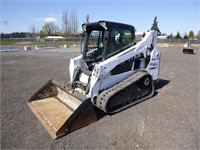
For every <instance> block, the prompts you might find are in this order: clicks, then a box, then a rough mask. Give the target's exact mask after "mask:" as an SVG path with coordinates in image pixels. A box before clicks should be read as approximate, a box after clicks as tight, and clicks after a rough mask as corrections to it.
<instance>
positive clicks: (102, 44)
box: [28, 21, 160, 139]
mask: <svg viewBox="0 0 200 150" xmlns="http://www.w3.org/2000/svg"><path fill="white" fill-rule="evenodd" d="M82 28H83V31H84V35H85V38H84V40H85V41H84V47H83V49H82V54H81V55H80V56H78V57H75V58H73V59H71V60H70V65H69V71H70V82H69V84H61V83H59V82H57V81H55V80H50V81H48V82H47V83H46V84H45V85H44V86H43V87H42V88H40V89H39V90H38V91H37V92H36V93H35V94H34V95H33V96H32V97H31V98H30V100H29V102H28V105H29V107H30V108H31V110H32V111H33V113H34V114H35V115H36V117H37V118H38V119H39V120H40V122H41V123H42V124H43V126H44V127H45V128H46V130H47V131H48V132H49V133H50V135H51V136H52V137H53V138H54V139H56V138H59V137H61V136H64V135H66V134H68V133H70V132H72V131H74V130H77V129H79V128H82V127H84V126H86V125H89V124H91V123H93V122H95V121H97V120H98V116H97V114H96V113H97V110H103V111H104V112H105V113H107V114H113V113H116V112H119V111H121V110H124V109H126V108H128V107H130V106H132V105H134V104H136V103H139V102H141V101H144V100H146V99H148V98H150V97H152V96H153V94H154V82H153V81H154V80H157V79H158V73H159V66H160V65H159V63H160V51H159V50H158V49H157V48H156V38H157V33H156V32H155V31H151V30H150V31H148V32H147V33H146V35H145V36H144V37H143V39H142V40H141V41H139V42H137V43H136V40H135V29H134V27H133V26H131V25H127V24H122V23H115V22H109V21H99V22H94V23H86V24H83V25H82Z"/></svg>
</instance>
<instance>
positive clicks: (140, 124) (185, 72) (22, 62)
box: [0, 47, 200, 150]
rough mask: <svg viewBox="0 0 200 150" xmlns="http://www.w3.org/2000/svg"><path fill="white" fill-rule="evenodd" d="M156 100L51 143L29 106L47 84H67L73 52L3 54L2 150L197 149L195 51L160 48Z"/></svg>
mask: <svg viewBox="0 0 200 150" xmlns="http://www.w3.org/2000/svg"><path fill="white" fill-rule="evenodd" d="M160 50H161V53H162V54H161V55H162V56H161V57H162V58H161V65H160V79H161V80H160V81H159V82H158V83H156V93H155V95H154V97H152V98H150V99H148V100H146V101H144V102H142V103H140V104H138V105H135V106H133V107H131V108H129V109H126V110H124V111H122V112H120V113H117V114H115V115H111V116H109V115H106V116H104V117H103V118H101V119H100V120H99V121H97V122H95V123H93V124H91V125H89V126H87V127H85V128H82V129H79V130H77V131H75V132H72V133H71V134H69V135H67V136H64V137H63V138H61V139H58V140H53V139H52V138H51V136H50V135H49V134H48V133H47V132H46V130H45V129H44V128H43V126H42V125H41V124H40V122H39V121H38V120H37V119H36V117H35V116H34V114H33V113H32V112H31V110H30V109H29V107H28V106H27V102H28V99H29V98H30V97H31V96H32V94H33V93H34V92H35V91H36V90H37V89H38V88H40V87H41V86H42V85H43V84H44V83H45V82H46V81H47V80H49V79H51V78H54V79H56V80H58V81H60V82H67V81H68V80H69V71H68V66H69V60H70V58H72V57H74V56H77V55H79V54H80V51H79V49H77V48H68V49H62V48H61V49H51V50H31V51H23V50H19V51H15V52H1V53H0V54H1V149H192V150H194V149H200V144H199V143H200V130H199V126H200V125H199V124H200V122H199V121H200V120H199V118H200V117H199V112H200V97H199V95H198V94H199V88H200V86H199V83H200V82H199V78H200V76H199V62H200V59H199V55H200V53H199V50H198V49H195V53H196V54H194V55H190V54H183V53H182V48H180V47H168V48H160Z"/></svg>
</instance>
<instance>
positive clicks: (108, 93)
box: [96, 71, 154, 114]
mask: <svg viewBox="0 0 200 150" xmlns="http://www.w3.org/2000/svg"><path fill="white" fill-rule="evenodd" d="M147 74H148V73H147V72H146V71H138V72H136V73H134V74H133V75H131V76H130V77H129V78H127V79H125V80H123V81H122V82H120V83H118V84H116V85H114V86H113V87H111V88H109V89H107V90H104V91H103V92H101V93H100V94H99V96H98V97H97V101H96V106H97V107H98V108H100V109H102V110H103V111H105V112H106V113H109V114H112V113H116V112H118V111H121V110H123V109H125V108H127V107H130V106H132V105H134V104H136V103H139V102H141V101H143V100H145V99H147V98H149V97H151V96H152V95H153V94H154V85H153V81H151V82H152V83H151V84H152V92H151V94H149V95H147V96H145V97H142V98H139V99H137V100H135V101H133V102H131V103H130V104H128V105H124V106H123V107H121V108H120V109H118V110H116V111H114V112H107V111H106V105H107V103H108V101H109V99H110V98H111V97H112V96H113V95H114V94H116V93H118V92H120V91H121V90H123V89H124V88H126V87H127V86H129V85H131V84H133V83H135V82H136V81H138V80H139V79H141V78H142V77H143V76H144V75H147Z"/></svg>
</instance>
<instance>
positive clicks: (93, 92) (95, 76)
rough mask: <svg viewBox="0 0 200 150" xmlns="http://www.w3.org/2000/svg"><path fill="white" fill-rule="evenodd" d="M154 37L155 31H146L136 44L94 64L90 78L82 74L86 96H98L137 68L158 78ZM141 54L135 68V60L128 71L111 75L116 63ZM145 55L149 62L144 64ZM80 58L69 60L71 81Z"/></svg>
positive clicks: (158, 61) (79, 63) (79, 64)
mask: <svg viewBox="0 0 200 150" xmlns="http://www.w3.org/2000/svg"><path fill="white" fill-rule="evenodd" d="M156 37H157V33H156V32H155V31H149V32H147V33H146V36H145V37H144V38H143V39H142V40H141V41H140V42H138V43H137V44H136V45H134V46H132V47H130V48H128V49H127V50H124V51H122V52H120V53H118V54H117V55H114V56H113V57H110V58H108V59H106V60H105V61H102V62H100V63H98V64H96V65H95V67H94V69H93V71H92V73H91V77H90V80H89V79H88V76H85V75H83V77H81V80H84V83H85V82H88V84H90V86H89V92H88V94H87V96H88V97H91V100H93V98H94V97H96V96H98V94H99V92H100V91H102V90H104V89H107V88H109V87H112V86H113V85H115V84H116V83H118V82H121V81H122V80H124V79H126V78H127V77H129V76H130V75H132V74H133V73H135V72H136V71H138V70H146V71H147V72H148V73H149V74H151V76H152V78H153V80H156V79H158V72H159V66H160V64H159V63H160V51H159V49H157V48H156ZM151 47H153V48H151ZM141 55H142V56H143V58H142V59H140V64H139V67H138V68H137V69H134V66H135V62H132V63H133V65H132V66H133V67H132V69H131V70H130V71H126V72H123V73H120V74H117V75H111V70H113V69H114V68H115V67H116V66H117V65H119V64H121V63H123V62H125V61H126V60H129V59H131V58H133V57H134V58H138V57H140V56H141ZM147 57H148V58H149V62H148V64H145V63H146V62H145V59H146V58H147ZM81 59H82V56H78V57H76V58H73V59H71V61H70V79H71V82H72V79H73V74H74V71H75V69H76V68H77V66H81V61H82V60H81ZM89 81H90V82H89ZM82 82H83V81H82Z"/></svg>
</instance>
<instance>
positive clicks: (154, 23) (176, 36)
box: [150, 16, 200, 39]
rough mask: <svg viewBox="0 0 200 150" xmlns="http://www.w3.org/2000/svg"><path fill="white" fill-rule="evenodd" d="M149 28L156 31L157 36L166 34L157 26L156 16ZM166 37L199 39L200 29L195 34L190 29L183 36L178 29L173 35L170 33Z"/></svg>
mask: <svg viewBox="0 0 200 150" xmlns="http://www.w3.org/2000/svg"><path fill="white" fill-rule="evenodd" d="M150 30H155V31H157V33H158V36H160V35H162V36H167V34H165V33H161V31H160V29H159V27H158V21H157V16H155V18H154V20H153V24H152V26H151V28H150ZM167 38H169V39H170V38H171V39H195V38H196V39H200V31H199V32H198V33H197V35H195V34H194V32H193V31H192V30H191V31H190V32H189V34H187V33H184V34H183V36H181V33H180V32H179V31H178V32H177V33H176V35H173V34H172V33H171V34H170V35H168V36H167Z"/></svg>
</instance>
